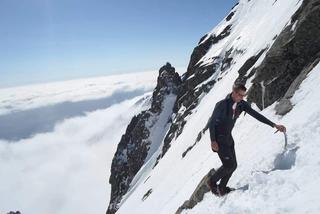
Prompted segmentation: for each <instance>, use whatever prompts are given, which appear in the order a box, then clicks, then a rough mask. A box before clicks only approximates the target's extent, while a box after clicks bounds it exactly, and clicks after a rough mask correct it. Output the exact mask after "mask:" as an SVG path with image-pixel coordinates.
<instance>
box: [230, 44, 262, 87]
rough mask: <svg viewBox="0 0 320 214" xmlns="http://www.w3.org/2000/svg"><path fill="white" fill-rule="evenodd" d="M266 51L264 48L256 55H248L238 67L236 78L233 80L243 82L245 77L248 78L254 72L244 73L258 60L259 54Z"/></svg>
mask: <svg viewBox="0 0 320 214" xmlns="http://www.w3.org/2000/svg"><path fill="white" fill-rule="evenodd" d="M265 51H266V49H262V50H261V51H260V52H259V53H258V54H257V55H255V56H252V57H250V58H249V59H248V60H247V61H246V62H245V63H244V64H243V65H242V66H241V68H240V69H239V71H238V73H239V77H238V78H237V79H236V81H235V82H237V83H242V84H245V83H246V81H247V79H249V78H250V77H251V76H252V75H253V73H254V72H250V73H249V74H248V75H246V74H247V73H248V71H249V69H250V68H252V66H253V65H254V64H255V63H256V62H257V61H258V59H259V58H260V56H261V55H262V54H263V53H264V52H265Z"/></svg>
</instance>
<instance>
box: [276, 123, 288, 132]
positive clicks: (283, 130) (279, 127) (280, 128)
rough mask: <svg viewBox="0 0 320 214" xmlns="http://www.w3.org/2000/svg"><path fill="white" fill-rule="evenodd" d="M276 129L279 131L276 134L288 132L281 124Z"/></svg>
mask: <svg viewBox="0 0 320 214" xmlns="http://www.w3.org/2000/svg"><path fill="white" fill-rule="evenodd" d="M274 128H276V129H277V131H276V132H275V133H277V132H278V131H280V132H286V127H285V126H284V125H280V124H275V125H274Z"/></svg>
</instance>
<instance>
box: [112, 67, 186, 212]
mask: <svg viewBox="0 0 320 214" xmlns="http://www.w3.org/2000/svg"><path fill="white" fill-rule="evenodd" d="M180 85H181V79H180V76H179V74H178V73H176V72H175V69H174V68H173V67H172V66H171V65H170V63H167V64H166V65H165V66H163V67H162V68H161V69H160V70H159V76H158V79H157V86H156V88H155V89H154V91H153V95H152V98H151V99H152V100H151V107H150V109H148V110H146V111H143V112H141V113H140V114H138V115H136V116H134V117H133V118H132V120H131V122H130V124H129V125H128V127H127V129H126V133H125V134H124V135H122V138H121V140H120V143H119V144H118V148H117V151H116V153H115V155H114V158H113V160H112V165H111V176H110V179H109V182H110V184H111V199H110V204H109V207H108V210H107V213H108V214H109V213H115V212H116V211H117V209H118V203H119V202H120V201H121V199H122V196H123V195H124V194H126V192H127V191H128V189H129V186H130V183H131V181H132V180H133V178H134V176H135V175H136V174H137V172H138V171H139V170H140V168H141V167H142V165H143V164H144V163H145V161H146V158H147V157H148V152H150V151H149V149H150V147H151V146H153V147H155V146H160V145H161V144H159V142H154V141H156V140H159V141H160V142H161V141H162V139H152V138H151V137H150V135H151V132H152V131H157V132H161V130H159V129H157V130H153V129H154V128H156V127H157V124H159V121H161V120H162V121H165V123H169V122H170V121H168V119H169V117H170V116H171V114H172V108H173V104H174V101H175V98H176V95H175V94H176V93H177V90H178V87H179V86H180ZM161 117H165V118H161ZM162 125H163V123H161V126H162ZM162 131H163V132H165V131H166V130H162ZM158 134H159V133H158ZM160 134H161V133H160ZM163 135H164V133H163ZM160 138H161V135H160Z"/></svg>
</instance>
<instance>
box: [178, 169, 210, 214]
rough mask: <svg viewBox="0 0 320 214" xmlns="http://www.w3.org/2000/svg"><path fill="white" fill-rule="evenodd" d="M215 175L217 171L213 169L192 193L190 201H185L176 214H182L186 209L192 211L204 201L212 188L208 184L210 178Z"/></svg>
mask: <svg viewBox="0 0 320 214" xmlns="http://www.w3.org/2000/svg"><path fill="white" fill-rule="evenodd" d="M214 173H215V169H211V170H210V171H209V172H208V173H207V174H206V175H205V176H204V177H203V178H202V180H201V181H200V183H199V184H198V186H197V187H196V189H195V191H194V192H193V193H192V195H191V197H190V198H189V200H187V201H185V202H184V203H183V205H182V206H180V207H179V209H178V210H177V211H176V214H180V213H181V212H182V211H183V210H185V209H192V208H193V207H194V206H196V205H197V203H199V202H200V201H202V200H203V196H204V194H205V193H207V192H209V191H210V188H209V186H208V184H207V182H208V180H209V178H210V177H211V176H212V175H213V174H214Z"/></svg>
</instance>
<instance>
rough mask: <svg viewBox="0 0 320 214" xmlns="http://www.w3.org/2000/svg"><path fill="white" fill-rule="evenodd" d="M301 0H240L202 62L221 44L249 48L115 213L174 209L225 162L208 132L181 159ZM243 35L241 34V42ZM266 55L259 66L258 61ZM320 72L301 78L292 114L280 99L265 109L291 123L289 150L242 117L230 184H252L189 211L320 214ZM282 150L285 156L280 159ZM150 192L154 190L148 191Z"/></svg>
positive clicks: (141, 173)
mask: <svg viewBox="0 0 320 214" xmlns="http://www.w3.org/2000/svg"><path fill="white" fill-rule="evenodd" d="M301 2H302V1H298V0H296V1H293V0H278V1H267V0H256V1H249V2H248V1H240V4H239V5H238V6H237V7H236V8H235V9H234V10H236V13H235V15H234V17H233V18H232V19H231V21H230V22H232V23H233V25H234V27H233V29H232V30H231V34H230V35H229V37H226V38H225V39H223V40H221V41H219V43H218V44H215V45H213V46H212V48H211V50H210V51H209V53H208V54H207V55H206V56H205V57H204V58H203V59H202V60H203V63H207V62H209V61H210V59H211V58H212V57H213V56H217V55H219V54H221V53H222V52H223V50H222V49H225V50H227V49H228V48H230V47H231V46H233V47H234V48H239V49H244V48H245V49H246V51H245V52H244V53H243V54H242V55H236V56H235V57H234V62H235V63H234V64H233V65H232V66H231V67H230V69H228V70H227V71H226V72H224V73H223V74H222V75H223V76H224V77H223V78H222V79H221V80H220V81H218V82H217V83H216V84H215V85H214V87H213V88H212V89H211V91H210V92H209V93H208V94H207V95H206V96H205V97H204V98H203V99H202V100H201V102H200V104H199V105H198V106H197V108H195V109H194V110H193V114H192V115H190V116H188V118H187V124H186V125H185V127H184V130H183V132H182V134H181V135H180V136H179V137H178V138H177V139H175V140H173V142H172V143H171V147H170V149H169V150H168V152H167V153H166V154H165V156H164V157H163V158H162V159H161V160H160V162H159V164H158V165H157V166H156V167H155V168H154V169H153V170H151V169H150V167H152V166H150V165H148V164H146V165H145V166H144V167H142V168H141V170H140V171H139V173H138V176H137V177H138V178H137V179H138V181H135V182H134V185H132V187H131V189H130V190H129V192H128V193H127V195H126V196H125V197H124V199H123V200H122V203H121V207H120V209H119V210H118V212H117V213H120V214H121V213H150V212H152V213H163V214H168V213H175V212H176V211H177V209H178V208H179V206H181V205H182V204H183V202H184V201H185V200H187V199H189V197H190V196H191V194H192V193H193V191H194V190H195V188H196V186H197V185H198V183H199V182H200V180H201V179H202V178H203V176H205V175H206V174H207V173H208V171H209V170H210V169H211V168H218V167H220V165H221V163H220V160H219V158H218V156H217V154H216V153H213V152H212V151H211V148H210V140H209V139H210V138H209V132H208V131H207V132H206V133H205V134H204V136H203V137H202V139H201V140H200V141H199V142H198V143H197V144H196V146H195V147H194V148H193V149H192V150H191V151H190V152H189V153H187V155H186V156H185V157H184V158H182V153H183V152H184V151H186V150H187V148H188V147H189V146H191V145H193V144H194V142H195V140H196V138H197V135H198V133H199V132H200V131H201V130H202V129H203V128H204V127H205V125H206V123H207V121H208V119H209V117H210V115H211V113H212V110H213V108H214V105H215V103H216V102H217V101H219V100H221V99H222V98H224V97H225V96H226V95H227V94H228V93H229V92H230V91H231V86H232V83H233V82H234V80H235V79H236V78H237V77H238V73H237V71H238V70H239V68H240V67H241V66H242V64H243V63H244V62H245V61H246V60H247V59H248V58H249V57H251V56H252V55H255V54H257V52H259V51H260V50H261V49H263V48H265V47H266V46H269V47H270V46H271V45H272V43H273V38H274V36H275V35H276V34H279V33H280V32H281V30H282V29H283V28H284V27H285V26H286V25H287V24H288V23H289V22H290V21H289V20H290V17H291V15H292V14H293V13H294V12H295V11H296V10H297V9H298V8H299V6H300V5H301ZM226 25H227V24H226V22H225V20H224V21H222V22H221V23H220V24H219V25H218V26H217V27H216V28H215V29H214V30H213V32H212V33H214V32H219V31H221V30H222V29H223V28H224V27H225V26H226ZM238 36H241V37H240V38H239V39H238V40H237V39H236V38H238ZM262 58H263V57H261V58H260V59H259V60H258V61H257V62H256V64H255V66H257V65H258V64H259V63H261V60H262ZM319 72H320V65H318V66H316V67H315V68H314V69H313V70H312V71H311V72H310V74H309V75H308V77H307V79H305V80H304V81H303V83H302V85H301V87H300V88H299V90H298V91H296V93H295V95H294V96H293V98H292V99H291V101H292V103H293V104H294V108H293V110H292V111H291V112H289V113H288V114H287V115H285V116H283V117H280V116H277V115H275V111H274V106H275V103H274V104H273V105H271V106H269V107H268V108H266V109H264V110H263V111H262V112H261V113H262V114H263V115H265V116H266V117H268V118H269V119H271V120H272V121H273V122H275V123H278V124H284V125H285V126H286V127H287V134H288V144H289V145H288V148H289V151H287V152H286V153H284V151H285V150H284V136H283V134H282V133H276V134H274V131H275V130H274V129H272V128H271V127H269V126H267V125H265V124H262V123H260V122H258V121H256V120H255V119H254V118H252V117H251V116H249V115H241V117H240V118H239V119H238V121H237V124H236V126H235V128H234V130H233V136H234V139H235V144H236V153H237V159H238V169H237V170H236V171H235V173H234V175H233V177H232V178H231V180H230V182H229V185H230V186H234V187H248V189H247V190H245V191H242V190H238V191H236V192H234V193H231V194H230V195H228V196H227V197H224V198H217V197H215V196H213V195H211V193H207V194H206V195H205V198H204V200H203V202H201V203H199V204H198V205H197V206H195V207H194V208H193V209H192V210H185V213H201V214H203V213H317V211H318V210H319V209H320V205H319V203H317V196H318V195H319V193H320V188H318V187H317V183H319V181H320V179H319V175H320V170H319V168H320V158H319V155H318V154H319V152H320V151H319V150H320V149H319V147H317V144H318V142H319V139H320V120H319V116H320V110H319V109H320V108H319V107H320V101H319V100H318V97H319V94H318V91H319V90H320V86H319V80H320V77H319ZM212 78H216V77H212ZM248 83H250V81H248ZM247 86H248V87H249V86H250V84H248V85H247ZM253 107H254V108H255V106H253ZM256 109H257V108H256ZM294 148H295V149H294ZM290 149H291V150H290ZM279 155H287V156H284V157H285V158H284V159H283V160H281V162H280V163H279V162H277V163H276V162H275V161H276V160H277V158H278V157H279ZM150 189H152V192H151V191H150ZM147 192H149V193H150V192H151V193H150V194H149V196H148V197H144V196H145V194H146V193H147Z"/></svg>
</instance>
